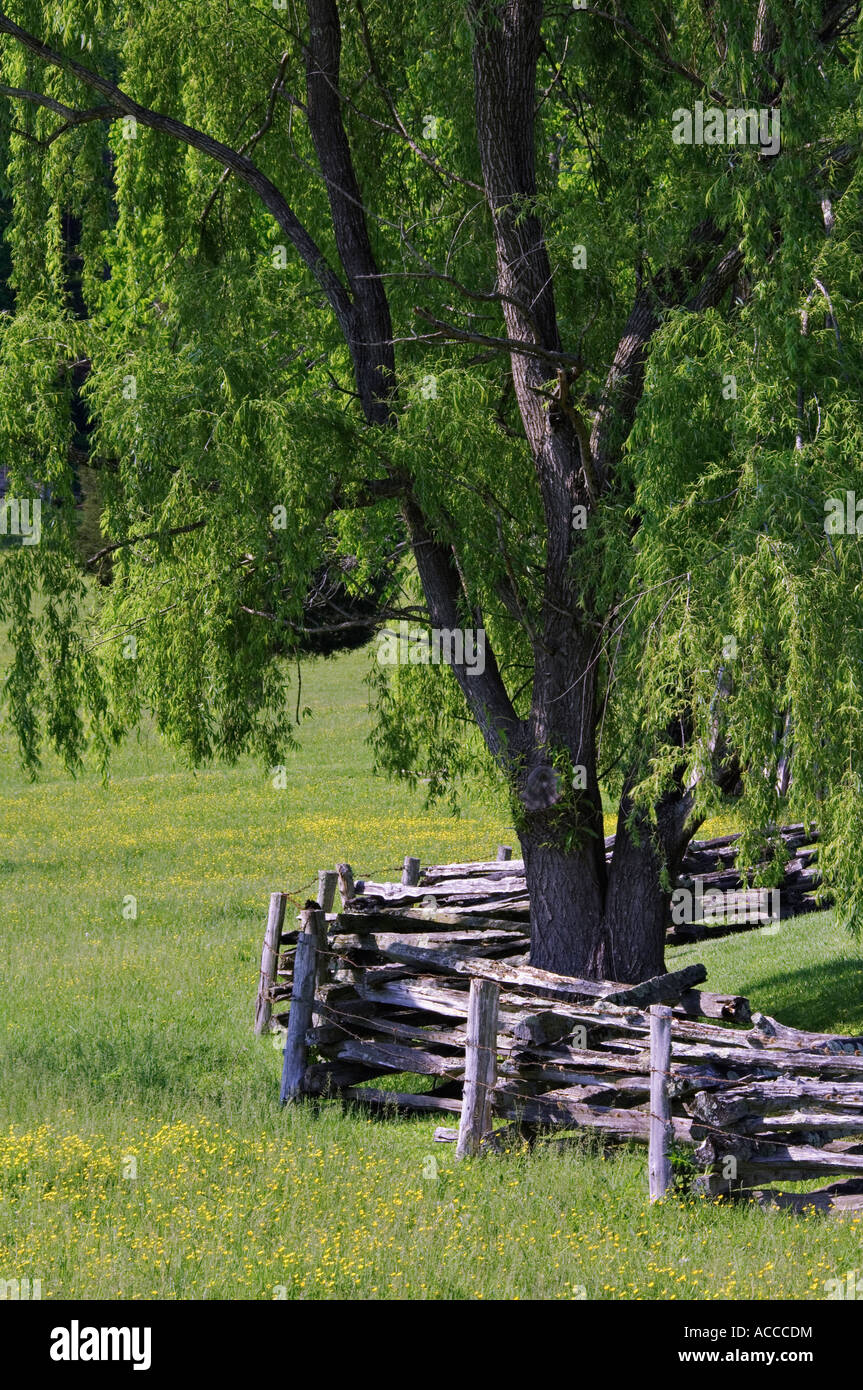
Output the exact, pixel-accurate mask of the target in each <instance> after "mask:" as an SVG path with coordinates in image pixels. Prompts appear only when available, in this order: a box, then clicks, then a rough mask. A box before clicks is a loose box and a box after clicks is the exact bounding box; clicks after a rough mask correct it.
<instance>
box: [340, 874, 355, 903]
mask: <svg viewBox="0 0 863 1390" xmlns="http://www.w3.org/2000/svg"><path fill="white" fill-rule="evenodd" d="M338 877H339V896H340V897H341V900H342V911H343V912H344V910H345V909H346V908H347V906H348V905H349V903H350V901H351V898H352V897H353V896H354V894H355V892H356V889H355V887H354V871H353V869H352V868H351V866H350V864H340V865H339V868H338Z"/></svg>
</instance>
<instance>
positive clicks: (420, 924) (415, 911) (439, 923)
mask: <svg viewBox="0 0 863 1390" xmlns="http://www.w3.org/2000/svg"><path fill="white" fill-rule="evenodd" d="M336 929H337V930H338V931H344V932H353V933H356V934H362V933H363V932H377V931H385V932H399V933H401V934H404V933H406V932H407V933H413V932H419V933H422V934H423V935H426V934H428V933H431V932H437V931H451V930H458V931H466V932H467V931H477V932H484V931H505V932H509V933H510V935H511V936H512V937H513V938H514V940H516V941H520V940H522V939H523V938H524V935H525V930H524V923H522V922H510V921H508V920H507V919H506V918H497V917H486V916H482V917H480V916H478V915H477V914H475V913H460V912H447V911H442V912H441V911H437V910H436V909H429V908H408V909H407V910H405V911H401V910H399V909H398V908H393V909H390V910H384V911H382V912H340V913H339V915H338V918H337V919H336Z"/></svg>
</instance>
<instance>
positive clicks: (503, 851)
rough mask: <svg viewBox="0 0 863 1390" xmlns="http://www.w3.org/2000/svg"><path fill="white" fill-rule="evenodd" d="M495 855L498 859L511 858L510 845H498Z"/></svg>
mask: <svg viewBox="0 0 863 1390" xmlns="http://www.w3.org/2000/svg"><path fill="white" fill-rule="evenodd" d="M497 857H498V860H499V861H503V860H504V859H512V845H498V847H497Z"/></svg>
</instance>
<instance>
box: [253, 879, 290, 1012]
mask: <svg viewBox="0 0 863 1390" xmlns="http://www.w3.org/2000/svg"><path fill="white" fill-rule="evenodd" d="M287 900H288V898H287V894H286V893H271V894H270V910H269V912H268V914H267V930H266V933H265V935H264V949H263V951H262V952H261V975H260V979H259V981H258V998H257V1002H256V1004H255V1035H256V1036H257V1037H260V1035H261V1033H263V1032H265V1031H266V1029H267V1028H268V1027H269V1026H270V1018H271V1016H272V1012H273V1006H272V1004H271V1002H270V990H271V988H272V986H273V981H274V980H275V978H276V971H277V969H278V967H279V941H280V939H281V935H282V925H283V923H284V920H285V904H286V902H287Z"/></svg>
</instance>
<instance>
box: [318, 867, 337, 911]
mask: <svg viewBox="0 0 863 1390" xmlns="http://www.w3.org/2000/svg"><path fill="white" fill-rule="evenodd" d="M338 881H339V876H338V874H337V873H336V871H335V869H320V870H319V871H318V907H319V908H320V909H321V911H322V912H332V910H333V903H334V902H335V899H336V884H337V883H338Z"/></svg>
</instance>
